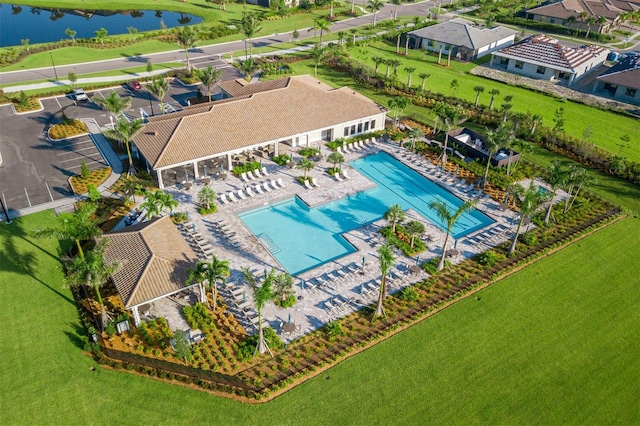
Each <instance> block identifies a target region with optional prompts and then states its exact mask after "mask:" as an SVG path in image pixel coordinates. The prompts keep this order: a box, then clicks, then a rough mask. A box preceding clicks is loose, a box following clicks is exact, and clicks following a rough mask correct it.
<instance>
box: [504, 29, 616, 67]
mask: <svg viewBox="0 0 640 426" xmlns="http://www.w3.org/2000/svg"><path fill="white" fill-rule="evenodd" d="M607 52H608V51H607V50H606V49H604V48H602V47H600V46H595V45H588V46H583V47H575V48H574V47H567V46H563V45H561V44H560V43H559V42H558V40H556V39H554V38H551V37H547V36H545V35H544V34H537V35H534V36H531V37H528V38H526V39H524V40H521V41H519V42H518V43H516V44H514V45H512V46H509V47H505V48H504V49H500V50H499V51H497V52H496V53H495V55H496V56H505V57H509V58H513V59H517V60H522V61H524V62H535V63H539V64H542V65H546V66H549V67H552V68H556V69H562V70H567V71H572V72H573V71H575V69H576V68H577V67H579V66H580V65H582V64H584V63H585V62H589V61H592V60H595V59H599V57H601V56H603V55H606V54H607ZM602 59H603V60H604V57H603V58H602Z"/></svg>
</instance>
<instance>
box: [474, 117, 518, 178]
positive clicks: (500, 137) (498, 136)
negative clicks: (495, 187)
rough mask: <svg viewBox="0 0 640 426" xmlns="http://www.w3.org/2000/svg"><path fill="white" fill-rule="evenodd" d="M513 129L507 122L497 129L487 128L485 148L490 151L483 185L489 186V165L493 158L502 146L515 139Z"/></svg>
mask: <svg viewBox="0 0 640 426" xmlns="http://www.w3.org/2000/svg"><path fill="white" fill-rule="evenodd" d="M513 138H514V135H513V129H512V128H511V126H507V125H506V123H501V124H500V126H498V128H497V129H495V130H489V129H487V137H486V138H485V141H484V148H485V149H486V150H487V151H488V152H489V156H488V157H487V166H486V168H485V169H484V177H483V178H482V187H483V188H486V187H487V178H488V177H489V166H490V165H491V158H492V157H493V154H495V153H496V152H497V151H498V150H499V149H500V148H502V147H504V146H506V145H508V144H510V143H511V141H512V140H513Z"/></svg>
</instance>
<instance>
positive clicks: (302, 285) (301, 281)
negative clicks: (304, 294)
mask: <svg viewBox="0 0 640 426" xmlns="http://www.w3.org/2000/svg"><path fill="white" fill-rule="evenodd" d="M300 288H302V289H303V290H304V280H300Z"/></svg>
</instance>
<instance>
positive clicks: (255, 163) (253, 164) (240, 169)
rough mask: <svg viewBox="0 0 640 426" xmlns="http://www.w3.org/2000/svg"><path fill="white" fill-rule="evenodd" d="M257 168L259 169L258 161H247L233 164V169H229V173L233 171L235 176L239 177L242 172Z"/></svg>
mask: <svg viewBox="0 0 640 426" xmlns="http://www.w3.org/2000/svg"><path fill="white" fill-rule="evenodd" d="M258 169H261V167H260V162H259V161H247V162H246V163H244V164H240V165H239V166H235V167H234V168H233V170H231V173H233V174H234V175H236V176H237V177H240V176H241V175H242V173H246V172H252V171H254V170H258Z"/></svg>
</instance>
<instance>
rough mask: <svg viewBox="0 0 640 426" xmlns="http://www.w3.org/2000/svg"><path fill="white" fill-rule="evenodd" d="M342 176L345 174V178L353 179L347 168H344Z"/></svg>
mask: <svg viewBox="0 0 640 426" xmlns="http://www.w3.org/2000/svg"><path fill="white" fill-rule="evenodd" d="M342 176H344V178H345V179H351V176H349V175H348V174H347V171H346V170H343V171H342Z"/></svg>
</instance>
